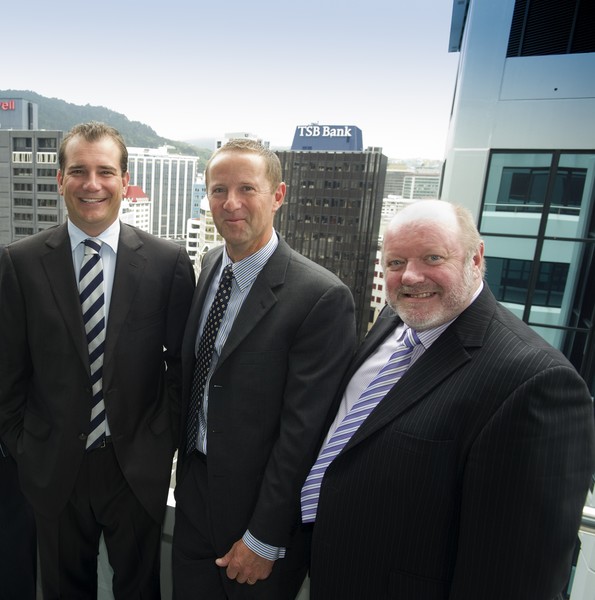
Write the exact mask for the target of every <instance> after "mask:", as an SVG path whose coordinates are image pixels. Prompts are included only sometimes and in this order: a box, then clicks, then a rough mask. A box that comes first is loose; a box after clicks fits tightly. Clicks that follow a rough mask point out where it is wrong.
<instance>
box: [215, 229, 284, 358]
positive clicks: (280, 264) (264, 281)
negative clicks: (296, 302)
mask: <svg viewBox="0 0 595 600" xmlns="http://www.w3.org/2000/svg"><path fill="white" fill-rule="evenodd" d="M290 255H291V249H290V247H289V246H288V245H287V243H285V242H284V241H283V240H282V239H279V244H278V246H277V248H276V250H275V252H273V254H272V256H271V257H270V258H269V260H268V261H267V263H266V264H265V266H264V267H263V269H262V271H261V272H260V273H259V274H258V276H257V278H256V280H255V281H254V283H253V285H252V289H251V290H250V293H249V294H248V296H247V298H246V299H245V300H244V303H243V304H242V308H241V309H240V312H239V313H238V316H237V317H236V319H235V321H234V323H233V326H232V328H231V331H230V332H229V336H228V337H227V341H226V342H225V346H223V349H222V351H221V356H220V357H219V362H218V365H220V364H222V363H223V362H224V361H225V359H226V358H227V357H228V356H229V355H230V354H231V353H232V352H233V351H234V350H235V349H236V348H237V347H238V345H239V344H240V343H241V342H242V340H244V339H245V338H246V336H247V335H248V334H249V333H250V332H251V331H252V330H253V329H254V328H255V327H256V325H257V324H258V323H259V322H260V320H261V319H262V318H263V317H264V316H265V315H266V314H267V313H268V312H269V311H270V310H271V308H272V307H273V306H274V305H275V304H276V303H277V296H276V294H275V293H274V291H273V289H275V288H276V287H278V286H280V285H283V283H284V282H285V275H286V273H287V266H288V264H289V257H290Z"/></svg>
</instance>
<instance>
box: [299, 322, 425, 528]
mask: <svg viewBox="0 0 595 600" xmlns="http://www.w3.org/2000/svg"><path fill="white" fill-rule="evenodd" d="M419 343H420V341H419V338H418V337H417V334H416V333H415V331H413V329H407V330H406V332H405V334H404V338H403V340H402V341H401V342H400V343H399V346H398V348H397V350H396V351H395V352H394V353H393V354H392V356H391V357H390V358H389V360H388V362H387V363H386V364H385V365H384V366H383V367H382V369H380V371H379V372H378V374H377V375H376V377H374V379H372V381H371V382H370V384H369V385H368V387H367V388H366V389H365V390H364V391H363V392H362V395H361V396H360V397H359V399H358V400H357V402H356V403H355V404H354V405H353V406H352V408H351V410H350V411H349V412H348V413H347V415H345V418H344V419H343V421H342V422H341V424H340V425H339V426H338V427H337V429H336V430H335V432H334V433H333V434H332V436H331V438H330V440H329V441H328V443H327V444H326V445H325V446H324V447H323V449H322V451H321V452H320V454H319V456H318V458H317V460H316V462H315V463H314V466H313V467H312V470H311V471H310V473H309V475H308V477H307V478H306V482H305V483H304V486H303V487H302V494H301V503H302V521H303V522H304V523H313V522H314V520H315V519H316V510H317V509H318V497H319V495H320V486H321V484H322V479H323V477H324V474H325V473H326V469H327V468H328V466H329V465H330V464H331V462H332V461H333V459H334V458H335V457H336V456H337V455H338V454H339V453H340V452H341V450H343V448H344V447H345V445H346V444H347V442H348V441H349V440H350V439H351V437H352V436H353V434H354V433H355V432H356V431H357V430H358V429H359V427H360V425H361V424H362V423H363V422H364V421H365V420H366V419H367V418H368V415H369V414H370V413H371V412H372V411H373V410H374V408H376V406H377V405H378V403H379V402H380V401H381V400H382V398H384V397H385V396H386V394H387V393H388V392H389V391H390V389H391V388H392V387H393V386H394V385H395V383H397V381H398V380H399V379H400V378H401V376H402V375H403V374H404V373H405V371H406V370H407V368H408V367H409V363H410V362H411V354H412V352H413V347H414V346H415V345H416V344H419Z"/></svg>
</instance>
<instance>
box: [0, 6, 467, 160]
mask: <svg viewBox="0 0 595 600" xmlns="http://www.w3.org/2000/svg"><path fill="white" fill-rule="evenodd" d="M451 14H452V0H363V1H359V2H355V1H352V0H344V1H342V2H339V1H335V0H301V1H300V2H283V1H282V0H276V1H269V0H253V1H250V0H244V1H240V0H235V1H233V0H232V1H231V2H224V1H220V0H211V2H205V1H204V0H203V1H201V0H166V1H164V2H156V1H155V0H102V1H101V2H97V3H86V2H81V1H80V0H77V1H72V0H53V1H52V2H47V1H46V0H30V2H27V3H20V2H11V3H6V5H5V6H3V8H2V11H0V19H2V21H3V23H2V25H3V26H2V40H3V44H2V46H3V49H4V54H3V57H4V58H3V60H2V63H1V66H0V89H5V90H6V89H19V90H31V91H34V92H37V93H38V94H41V95H43V96H48V97H51V98H60V99H62V100H65V101H66V102H71V103H74V104H82V105H86V104H90V105H93V106H105V107H107V108H109V109H111V110H114V111H116V112H119V113H123V114H124V115H126V117H128V118H129V119H130V120H132V121H140V122H142V123H145V124H146V125H149V126H150V127H152V128H153V129H154V130H155V131H156V132H157V133H158V134H159V135H161V136H163V137H166V138H170V139H174V140H180V141H186V140H195V139H200V138H217V139H221V138H223V137H224V135H225V133H227V132H238V131H243V132H250V133H253V134H256V135H258V136H259V137H261V138H262V139H264V140H267V141H269V142H270V143H271V145H272V146H273V147H289V146H290V145H291V142H292V140H293V135H294V132H295V128H296V126H298V125H307V124H310V123H319V124H321V125H355V126H357V127H359V128H360V129H361V130H362V132H363V143H364V147H367V146H379V147H381V148H383V152H384V154H385V155H387V156H388V157H389V158H414V157H421V158H433V159H442V158H443V157H444V154H445V144H446V136H447V132H448V125H449V117H450V109H451V104H452V98H453V92H454V87H455V77H456V71H457V66H458V59H459V54H458V53H449V52H448V41H449V34H450V21H451ZM8 24H12V25H10V26H7V25H8Z"/></svg>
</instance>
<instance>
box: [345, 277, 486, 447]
mask: <svg viewBox="0 0 595 600" xmlns="http://www.w3.org/2000/svg"><path fill="white" fill-rule="evenodd" d="M495 306H496V302H495V299H494V296H493V295H492V293H491V292H490V291H489V290H488V289H487V287H484V290H483V291H482V293H481V294H480V296H479V297H478V298H477V299H476V301H475V302H474V303H473V304H472V305H471V306H470V307H468V308H467V309H466V310H465V311H464V312H463V313H462V314H461V315H460V316H459V317H458V318H457V319H456V321H454V323H452V324H451V325H450V327H448V329H446V331H444V332H443V333H442V335H441V336H440V337H439V338H438V339H437V340H436V341H435V342H434V343H433V344H432V346H431V347H430V348H429V349H428V350H427V351H426V352H424V353H423V355H422V356H421V357H420V358H419V359H418V360H417V361H416V362H415V363H414V364H413V365H412V366H411V368H410V369H409V370H408V371H407V373H405V375H403V377H402V378H401V379H400V380H399V381H398V382H397V384H396V385H395V386H394V387H393V389H392V390H391V391H390V392H389V393H388V394H387V395H386V397H385V398H383V399H382V400H381V402H380V403H379V404H378V406H377V407H376V409H375V410H374V411H373V412H372V413H371V414H370V416H369V417H368V418H367V419H366V420H365V421H364V423H362V425H361V427H360V428H359V429H358V431H356V432H355V434H354V435H353V437H352V438H351V440H349V442H348V443H347V444H346V446H345V448H344V449H343V452H347V451H349V450H350V449H351V448H353V447H354V446H357V445H358V444H360V443H361V442H362V441H363V440H365V439H366V438H368V437H369V436H370V435H373V434H374V433H375V432H376V431H378V430H379V429H381V428H382V427H385V426H386V425H387V424H388V423H390V422H391V421H393V420H395V419H396V418H398V417H399V415H401V414H402V413H403V412H404V411H406V410H408V409H409V408H410V407H411V406H412V405H414V404H416V403H418V402H420V401H423V398H424V397H425V396H426V395H427V394H428V393H430V392H431V391H432V390H433V389H434V388H435V387H437V386H438V385H439V384H440V383H442V382H443V381H444V380H445V379H447V378H448V377H449V376H450V375H451V374H452V373H453V372H454V371H456V370H457V369H459V368H460V367H461V366H462V365H464V364H465V363H467V362H468V361H470V360H471V354H470V353H469V350H468V349H470V348H472V347H479V346H481V345H482V344H483V339H484V336H485V332H486V329H487V327H488V324H489V320H490V316H491V315H492V314H493V312H494V309H495ZM385 337H386V336H385ZM377 345H378V342H376V344H375V346H374V347H377ZM360 364H361V361H360Z"/></svg>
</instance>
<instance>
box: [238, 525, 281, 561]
mask: <svg viewBox="0 0 595 600" xmlns="http://www.w3.org/2000/svg"><path fill="white" fill-rule="evenodd" d="M242 541H243V542H244V544H246V546H248V548H250V550H252V552H255V553H256V554H258V556H260V557H261V558H266V559H267V560H277V559H278V558H285V548H277V547H276V546H269V545H268V544H264V543H263V542H260V541H259V540H257V539H256V538H255V537H254V536H253V535H252V534H251V533H250V532H249V531H246V533H245V534H244V535H243V537H242Z"/></svg>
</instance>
